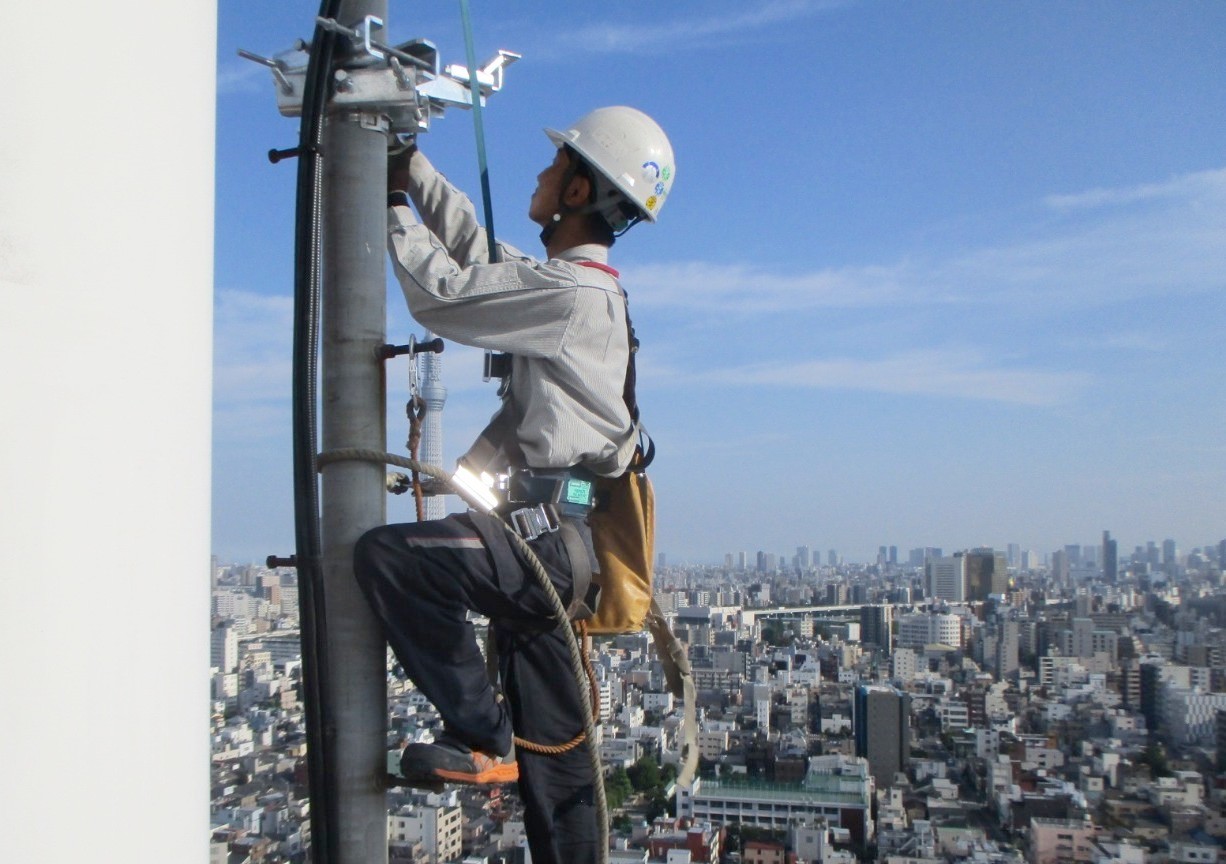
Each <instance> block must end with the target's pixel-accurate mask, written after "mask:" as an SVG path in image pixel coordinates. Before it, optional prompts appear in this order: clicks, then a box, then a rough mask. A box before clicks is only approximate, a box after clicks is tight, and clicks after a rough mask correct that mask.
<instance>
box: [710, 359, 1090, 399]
mask: <svg viewBox="0 0 1226 864" xmlns="http://www.w3.org/2000/svg"><path fill="white" fill-rule="evenodd" d="M710 378H711V380H712V381H713V383H719V384H721V385H741V386H744V385H752V386H772V387H805V388H810V389H816V390H862V391H869V392H875V393H891V394H896V395H897V394H902V395H917V396H941V397H955V398H961V399H973V400H979V401H990V402H1003V403H1007V404H1012V405H1023V406H1031V407H1049V406H1053V405H1060V404H1065V403H1068V402H1070V401H1072V400H1073V399H1074V398H1075V397H1076V396H1077V395H1078V394H1079V393H1080V392H1081V391H1083V390H1084V389H1085V388H1086V387H1088V386H1089V385H1090V383H1091V380H1092V379H1091V378H1090V376H1088V375H1086V374H1084V373H1080V372H1053V371H1045V370H1038V369H1014V368H1005V367H1001V366H994V365H992V364H991V363H990V362H988V361H986V360H985V359H984V358H982V357H980V356H977V355H975V354H973V353H971V352H967V351H962V350H959V351H941V350H933V351H916V352H909V353H904V354H897V355H894V356H892V357H884V358H880V359H875V360H863V359H856V358H850V357H841V358H834V359H827V360H802V361H798V362H795V363H760V364H752V365H748V366H735V367H729V368H726V369H721V370H716V371H715V372H712V373H711V375H710Z"/></svg>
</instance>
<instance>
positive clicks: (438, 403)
mask: <svg viewBox="0 0 1226 864" xmlns="http://www.w3.org/2000/svg"><path fill="white" fill-rule="evenodd" d="M433 338H434V334H433V333H431V332H429V331H427V332H426V335H425V336H424V337H423V341H424V342H429V341H430V340H431V339H433ZM418 358H419V363H420V368H419V369H418V373H417V374H418V375H420V376H421V382H422V384H421V397H422V398H423V399H425V400H426V421H425V424H424V425H423V427H422V430H421V448H420V457H421V458H420V460H419V461H421V462H424V463H426V464H427V465H437V466H438V467H440V468H442V467H444V465H443V403H444V402H446V401H447V388H446V387H444V386H443V381H442V376H443V358H442V357H441V356H439V355H438V354H435V353H434V352H433V351H427V352H425V353H423V354H419V355H418ZM425 504H426V518H427V519H442V518H443V517H444V516H446V515H447V499H446V497H445V496H443V495H431V496H430V497H428V498H426V502H425Z"/></svg>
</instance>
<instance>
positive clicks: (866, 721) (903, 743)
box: [851, 684, 911, 789]
mask: <svg viewBox="0 0 1226 864" xmlns="http://www.w3.org/2000/svg"><path fill="white" fill-rule="evenodd" d="M851 720H852V728H853V729H854V731H855V744H856V755H857V756H861V757H863V758H865V759H867V760H868V767H869V773H871V774H872V775H873V779H874V780H875V781H876V783H877V788H878V789H884V788H887V787H889V786H890V785H891V784H893V782H894V775H895V774H898V773H900V772H902V771H905V770H906V767H907V762H908V760H909V759H910V755H911V697H910V696H908V695H907V694H906V693H902V692H900V691H898V690H895V689H894V688H893V687H883V686H879V685H869V684H861V685H859V686H858V687H856V690H855V697H854V700H853V702H852V713H851Z"/></svg>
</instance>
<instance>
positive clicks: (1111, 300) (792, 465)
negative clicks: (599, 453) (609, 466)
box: [213, 0, 1226, 562]
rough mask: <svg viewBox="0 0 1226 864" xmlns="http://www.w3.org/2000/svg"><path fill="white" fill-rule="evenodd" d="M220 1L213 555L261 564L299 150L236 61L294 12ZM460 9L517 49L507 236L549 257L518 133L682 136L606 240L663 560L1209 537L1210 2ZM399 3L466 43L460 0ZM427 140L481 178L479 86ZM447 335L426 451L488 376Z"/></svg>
mask: <svg viewBox="0 0 1226 864" xmlns="http://www.w3.org/2000/svg"><path fill="white" fill-rule="evenodd" d="M219 5H220V22H219V46H218V76H219V77H218V99H217V104H218V140H217V163H216V165H217V169H216V170H217V233H216V243H217V256H216V285H217V299H216V308H215V313H216V333H217V335H216V344H215V348H216V354H215V423H214V430H213V436H214V476H215V481H214V504H213V508H214V514H215V515H214V549H215V551H216V553H217V554H218V555H220V556H221V557H222V558H223V559H225V560H261V559H262V558H263V557H264V556H265V555H266V554H268V553H270V552H277V553H287V552H289V551H292V547H293V531H292V491H291V486H292V484H291V474H290V461H289V449H290V432H289V381H290V364H289V354H290V347H289V346H290V317H291V305H292V304H291V300H290V297H291V294H292V266H293V243H292V236H291V234H292V222H293V199H294V188H293V186H294V180H295V177H294V174H295V170H294V166H293V163H292V162H283V163H281V164H280V165H276V166H273V165H270V164H269V163H268V162H267V160H266V158H265V153H266V152H267V151H268V150H269V149H270V148H274V147H277V148H280V147H289V146H292V145H293V144H294V143H295V139H296V121H295V120H291V119H287V118H283V117H280V116H279V115H278V113H277V110H276V106H275V100H274V95H273V90H272V84H271V80H270V78H269V77H268V76H267V73H266V70H264V69H262V68H260V67H258V66H256V65H255V64H252V63H249V62H248V61H244V60H241V59H239V58H238V57H237V56H236V54H235V52H236V50H237V49H238V48H245V49H248V50H251V51H255V52H256V53H260V54H264V55H271V54H273V53H275V52H278V51H281V50H283V49H285V48H288V47H289V46H290V44H291V43H292V42H293V40H294V39H295V38H297V37H303V38H309V35H310V31H311V26H312V20H313V15H314V14H315V11H316V8H317V4H313V3H305V2H292V3H291V2H283V3H275V4H250V3H238V2H234V0H222V2H221V3H220V4H219ZM471 8H472V16H473V25H474V30H475V39H476V43H477V54H478V56H479V57H482V58H484V57H486V56H488V55H490V54H492V53H493V52H494V51H495V50H496V49H498V48H507V49H510V50H514V51H517V52H519V53H522V54H523V57H524V59H523V60H521V61H520V62H519V63H517V64H516V65H514V66H512V67H511V68H510V70H509V71H508V73H507V79H506V86H505V88H504V89H503V91H502V92H501V93H499V94H497V95H496V96H495V97H494V98H493V99H492V100H491V101H490V104H489V106H488V107H487V110H486V112H485V115H484V119H485V128H486V136H487V147H488V152H489V159H490V176H491V182H492V188H493V195H494V206H495V227H496V229H497V233H498V235H499V237H500V239H505V240H507V241H508V242H511V243H513V244H515V245H517V246H519V247H521V248H522V249H524V250H526V251H533V252H536V251H537V250H539V244H538V243H537V241H536V231H537V229H536V227H535V226H534V225H532V224H531V223H530V222H529V221H528V220H527V218H526V215H525V209H526V205H527V201H528V197H529V196H530V194H531V192H532V189H533V187H534V183H535V176H536V174H537V172H538V171H539V170H540V169H541V168H542V167H544V166H545V165H546V164H547V163H548V160H549V159H550V158H551V156H552V153H551V147H550V145H549V143H548V141H547V140H546V139H545V137H544V136H543V135H542V134H541V128H542V127H544V126H547V125H549V126H553V125H559V124H565V123H568V122H570V121H572V120H574V119H575V118H577V117H578V116H580V115H582V114H583V113H585V112H586V111H587V110H589V109H590V108H593V107H596V106H599V105H606V104H630V105H634V106H636V107H639V108H641V109H643V110H645V111H647V112H648V113H649V114H651V115H653V116H654V117H655V118H656V119H657V120H658V121H659V122H660V123H661V125H662V126H663V127H664V128H665V130H666V131H667V132H668V133H669V135H670V137H671V139H672V142H673V146H674V149H675V151H676V155H677V179H676V184H675V186H674V189H673V194H672V195H671V196H670V198H669V201H668V205H667V207H666V208H665V209H664V211H663V212H662V215H661V218H660V221H659V223H658V224H657V225H641V226H638V227H636V228H635V229H634V230H633V231H631V232H630V233H629V234H627V235H626V236H625V237H624V238H622V239H621V240H620V241H619V242H618V244H617V246H616V247H615V248H614V249H613V251H612V263H613V264H614V265H615V266H617V267H618V268H619V269H620V270H621V271H622V275H623V281H624V284H625V285H626V287H627V289H628V291H629V292H630V297H631V311H632V315H633V317H634V322H635V327H636V330H637V332H638V334H639V336H640V338H641V339H642V342H643V349H642V351H641V353H640V360H639V382H640V384H639V401H640V404H641V405H642V408H643V412H644V418H645V420H646V423H647V425H648V428H649V429H650V431H651V433H652V435H653V437H654V438H655V440H656V442H657V447H658V457H657V460H656V463H655V465H654V466H653V469H652V471H651V474H652V477H653V479H654V481H655V484H656V492H657V498H658V507H659V513H658V548H659V550H660V551H662V552H664V553H666V555H667V556H668V559H669V561H670V562H673V561H699V562H701V561H720V560H722V558H723V554H724V553H725V552H736V551H741V550H744V551H747V552H749V553H750V554H751V555H752V554H753V553H755V552H756V551H758V550H765V551H769V552H776V553H787V554H788V555H790V554H791V553H792V552H794V551H795V548H796V546H798V545H802V544H804V545H809V546H811V547H814V548H819V549H822V550H826V549H830V548H833V549H837V550H838V551H839V553H840V554H842V555H844V556H845V557H846V558H847V559H849V560H860V561H864V560H871V558H872V556H874V555H875V553H876V549H877V547H878V546H879V545H883V544H885V545H897V546H898V547H900V549H902V550H904V551H905V550H906V549H909V548H912V547H916V546H940V547H943V548H944V549H946V550H947V552H948V551H952V550H956V549H962V548H967V547H971V546H978V545H992V546H995V547H997V548H1003V547H1004V545H1005V544H1007V543H1019V544H1021V545H1022V547H1023V548H1028V549H1034V550H1036V551H1038V552H1041V553H1046V552H1050V551H1052V550H1053V549H1056V548H1059V547H1060V546H1063V545H1064V544H1066V543H1082V544H1094V543H1097V542H1098V539H1099V537H1100V535H1101V532H1102V530H1103V529H1110V530H1111V531H1112V534H1113V536H1115V537H1117V538H1118V539H1119V541H1120V546H1121V551H1122V552H1125V553H1126V552H1129V551H1131V549H1132V547H1133V546H1136V545H1141V544H1144V543H1145V541H1147V540H1158V541H1161V540H1162V539H1164V538H1167V537H1171V538H1174V539H1176V540H1177V541H1178V543H1179V546H1180V548H1181V550H1183V551H1187V550H1189V549H1191V548H1193V547H1196V546H1202V545H1205V544H1208V543H1216V542H1218V541H1219V540H1221V539H1223V538H1224V537H1226V384H1224V383H1223V379H1224V377H1226V376H1224V375H1223V371H1224V369H1226V362H1224V361H1226V347H1224V346H1226V337H1224V336H1223V333H1224V332H1226V146H1224V145H1226V110H1223V100H1224V98H1226V5H1223V4H1220V3H1211V2H1117V0H1113V2H1078V3H1065V2H1027V3H974V2H939V3H938V2H931V3H901V2H804V0H778V2H764V3H752V4H747V3H736V2H726V0H714V2H675V3H669V4H659V3H648V2H623V3H618V4H607V3H595V2H571V3H567V4H549V5H545V4H541V3H539V2H538V3H528V2H500V3H492V2H482V0H474V2H473V3H472V4H471ZM388 17H389V19H390V28H391V36H390V41H402V40H405V39H408V38H412V37H418V36H420V37H425V38H429V39H432V40H433V41H434V42H435V43H436V44H437V45H438V46H439V49H440V52H441V54H442V56H443V59H444V62H445V63H462V62H463V61H464V43H463V37H462V33H461V29H460V14H459V6H458V4H456V3H450V2H449V3H429V2H415V3H411V4H409V3H400V2H396V0H392V2H391V3H390V5H389V15H388ZM422 147H423V149H424V150H426V151H427V152H428V153H429V154H430V156H431V158H432V160H433V161H434V162H435V164H437V165H438V166H439V167H440V168H441V169H442V170H443V171H444V172H445V173H446V174H447V175H448V176H449V177H450V178H451V179H452V180H454V181H455V182H456V183H457V184H458V185H460V186H461V187H462V188H466V189H468V190H470V191H471V192H472V193H473V194H474V195H476V194H478V193H479V185H478V182H477V169H476V157H475V150H476V148H475V144H474V139H473V129H472V119H471V116H470V115H469V114H468V113H467V112H462V111H458V110H456V111H451V112H449V113H448V115H447V116H446V117H444V118H442V119H441V120H438V121H436V122H435V124H434V126H433V128H432V129H431V131H430V132H429V134H428V135H427V136H425V137H424V138H423V141H422ZM403 306H404V304H403V299H402V298H401V297H400V294H399V289H398V288H396V287H395V286H394V285H391V286H389V301H388V308H389V338H391V339H392V340H394V341H403V339H404V338H406V337H407V335H408V334H409V333H410V332H413V331H414V326H413V323H412V321H411V319H409V318H408V316H407V313H406V312H405V311H404V308H403ZM443 356H444V370H445V371H444V382H445V384H446V386H447V388H448V391H449V398H448V402H447V408H446V412H445V439H446V444H445V450H446V454H447V460H448V463H450V462H451V461H452V460H454V458H455V457H456V456H457V455H459V453H461V452H463V450H464V449H465V448H466V447H467V445H468V443H469V441H470V440H471V438H472V437H473V436H474V435H475V434H476V432H477V431H479V429H480V428H481V426H482V425H483V423H484V421H485V420H486V419H487V418H488V416H489V414H490V413H491V412H492V411H493V409H494V407H495V396H494V392H493V389H492V385H488V384H483V383H482V382H481V380H480V371H479V368H480V359H481V358H480V352H475V351H472V350H470V349H464V348H462V347H461V346H456V345H449V346H448V348H447V351H446V353H445V354H444V355H443ZM403 374H404V373H403V367H399V366H395V365H393V366H392V367H391V368H390V369H389V380H390V381H391V383H392V387H393V390H392V392H391V394H390V397H389V401H390V404H391V406H392V407H391V408H389V443H390V446H392V447H394V448H396V449H397V450H403V447H402V444H403V440H404V437H405V429H404V428H403V421H402V420H401V419H400V418H401V417H402V416H403V408H402V406H403V402H404V398H405V394H404V390H403V383H402V382H403ZM389 513H390V517H391V518H393V519H410V518H412V516H411V509H410V505H409V503H408V502H403V501H400V500H398V499H397V500H394V501H393V502H392V503H391V505H390V508H389Z"/></svg>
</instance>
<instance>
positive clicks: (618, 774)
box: [604, 765, 634, 810]
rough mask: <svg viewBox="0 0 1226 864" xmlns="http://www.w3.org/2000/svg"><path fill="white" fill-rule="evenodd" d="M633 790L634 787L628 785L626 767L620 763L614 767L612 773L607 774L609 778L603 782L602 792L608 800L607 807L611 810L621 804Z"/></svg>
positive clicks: (628, 779)
mask: <svg viewBox="0 0 1226 864" xmlns="http://www.w3.org/2000/svg"><path fill="white" fill-rule="evenodd" d="M633 791H634V787H633V786H631V785H630V778H629V776H627V774H626V769H625V768H622V767H621V766H620V765H619V766H617V767H616V768H614V769H613V773H612V774H610V775H609V779H608V780H606V781H605V784H604V794H605V798H606V799H607V800H608V803H609V809H610V810H613V809H616V808H618V807H620V806H622V804H624V803H625V802H626V799H627V798H629V797H630V793H631V792H633Z"/></svg>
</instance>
